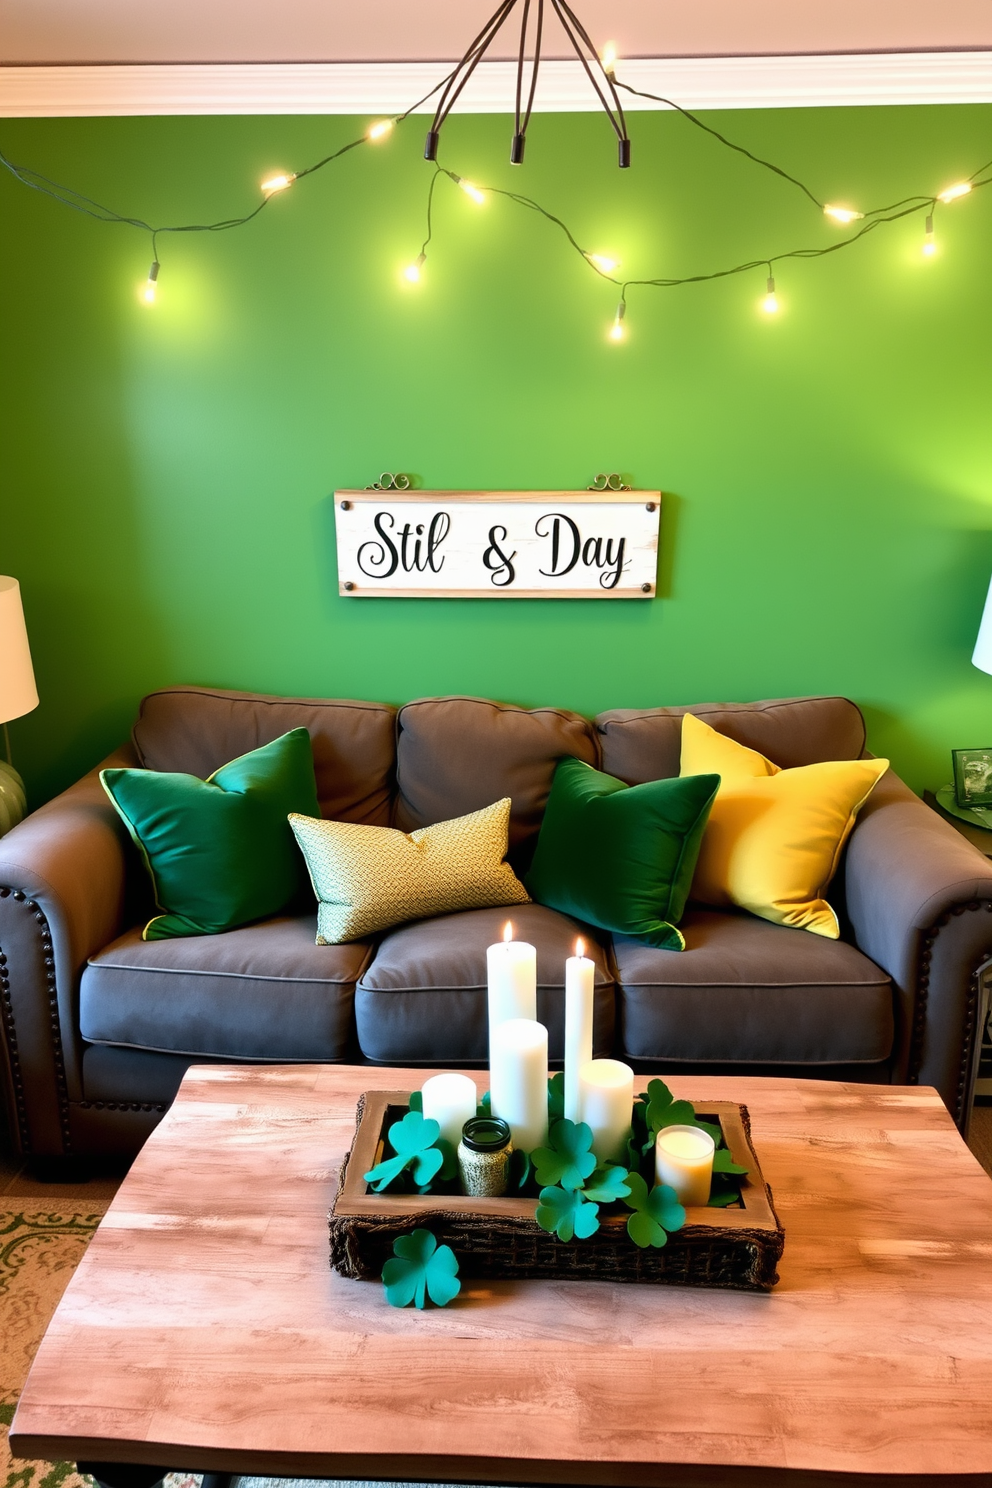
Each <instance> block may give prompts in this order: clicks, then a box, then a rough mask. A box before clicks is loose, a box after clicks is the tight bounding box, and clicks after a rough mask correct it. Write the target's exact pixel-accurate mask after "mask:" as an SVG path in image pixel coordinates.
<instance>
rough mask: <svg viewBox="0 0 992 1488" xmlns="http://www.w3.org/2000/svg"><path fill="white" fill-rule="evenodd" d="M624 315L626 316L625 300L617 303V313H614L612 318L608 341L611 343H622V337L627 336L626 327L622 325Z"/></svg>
mask: <svg viewBox="0 0 992 1488" xmlns="http://www.w3.org/2000/svg"><path fill="white" fill-rule="evenodd" d="M626 314H627V302H626V300H621V301H620V303H619V305H618V306H617V313H616V316H615V317H614V321H613V324H612V325H611V326H610V340H611V341H622V340H623V339H624V337H625V336H626V334H627V327H626V326H625V325H624V323H623V318H624V316H625V315H626Z"/></svg>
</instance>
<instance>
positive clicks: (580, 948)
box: [575, 936, 586, 956]
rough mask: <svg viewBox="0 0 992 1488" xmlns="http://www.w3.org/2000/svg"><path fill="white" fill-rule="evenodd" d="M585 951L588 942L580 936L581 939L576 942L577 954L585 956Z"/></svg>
mask: <svg viewBox="0 0 992 1488" xmlns="http://www.w3.org/2000/svg"><path fill="white" fill-rule="evenodd" d="M585 953H586V943H585V941H584V940H583V939H582V937H581V936H580V937H579V939H578V940H577V941H576V942H575V954H576V955H577V956H584V955H585Z"/></svg>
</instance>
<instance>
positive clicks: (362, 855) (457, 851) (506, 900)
mask: <svg viewBox="0 0 992 1488" xmlns="http://www.w3.org/2000/svg"><path fill="white" fill-rule="evenodd" d="M509 822H510V798H509V796H507V797H506V798H505V799H504V800H502V801H497V802H496V803H495V805H493V806H485V807H484V808H483V809H482V810H481V811H473V812H471V813H470V814H469V815H468V816H459V817H456V818H455V819H454V820H453V821H444V822H438V823H437V824H436V825H435V826H433V827H421V828H419V830H418V831H416V832H397V831H395V830H394V829H393V828H392V827H363V826H358V825H357V824H356V823H354V822H333V821H315V820H313V819H312V818H310V817H307V816H291V817H290V818H289V823H290V826H291V827H292V829H293V831H294V832H295V833H296V840H297V842H298V843H299V844H300V849H301V851H302V853H303V856H304V857H305V858H306V862H307V868H308V869H309V870H310V878H311V881H312V883H313V887H314V892H315V893H316V895H317V898H318V900H319V901H320V903H319V906H318V909H317V944H318V945H340V944H341V943H342V941H346V940H360V939H361V937H362V936H363V935H372V934H373V933H374V932H375V931H376V930H386V929H388V928H389V926H390V925H399V924H401V923H402V922H403V921H404V920H422V919H426V918H427V917H428V916H430V915H439V914H451V913H452V912H453V911H455V910H459V909H486V908H488V907H489V906H490V905H494V904H527V903H528V902H529V898H530V896H529V895H528V893H527V890H526V889H525V888H524V886H523V884H522V883H521V882H520V880H519V879H518V878H517V877H516V875H515V873H514V872H513V869H512V868H511V867H510V865H509V864H508V863H505V862H504V861H503V859H504V857H505V856H506V834H507V829H508V827H509Z"/></svg>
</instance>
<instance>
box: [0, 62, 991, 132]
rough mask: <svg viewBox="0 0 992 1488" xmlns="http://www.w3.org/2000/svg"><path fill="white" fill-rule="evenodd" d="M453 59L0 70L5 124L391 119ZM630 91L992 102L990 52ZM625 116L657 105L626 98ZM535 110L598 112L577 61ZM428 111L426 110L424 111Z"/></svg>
mask: <svg viewBox="0 0 992 1488" xmlns="http://www.w3.org/2000/svg"><path fill="white" fill-rule="evenodd" d="M451 65H452V64H451V63H450V62H300V63H282V62H279V63H255V62H252V63H219V64H209V63H183V64H175V65H161V64H153V65H141V66H130V65H115V66H100V67H0V117H6V118H56V117H83V116H88V115H135V114H392V113H399V112H401V111H402V110H404V109H406V108H409V105H410V103H411V101H412V100H415V99H417V98H420V97H422V96H423V95H424V94H425V93H426V92H427V91H428V89H429V88H431V86H432V85H433V84H435V83H436V82H437V81H438V80H439V79H440V78H442V77H443V76H444V75H445V73H446V72H447V71H448V70H449V68H450V67H451ZM618 74H619V76H620V77H622V78H623V79H624V80H625V81H626V82H627V83H629V84H630V86H631V87H634V88H643V89H646V90H647V91H648V92H652V93H661V94H664V95H665V96H666V97H669V98H674V99H676V100H677V101H678V102H679V103H680V104H682V106H683V107H685V108H694V109H732V108H733V109H738V108H814V107H838V106H841V107H843V106H852V105H853V106H857V105H865V104H912V103H916V104H919V103H992V52H990V51H968V52H882V53H856V54H844V55H831V56H790V57H675V58H639V59H632V60H630V61H624V62H623V63H622V64H621V66H620V67H619V69H618ZM514 77H515V64H514V63H512V62H488V63H483V64H482V65H481V66H480V67H479V68H478V70H477V72H476V74H475V77H474V78H473V80H472V82H471V83H470V85H469V86H468V87H467V88H466V90H465V92H464V93H463V94H462V97H461V99H460V100H459V104H458V107H459V110H460V111H462V112H467V113H505V112H506V111H507V110H508V109H511V108H512V98H513V79H514ZM622 96H623V101H624V107H625V108H630V109H644V108H656V107H658V105H657V104H653V103H650V102H648V101H647V100H643V99H639V98H634V97H632V96H631V95H629V94H624V95H622ZM537 107H538V108H539V109H540V110H542V111H543V112H548V113H572V112H576V113H579V112H586V111H588V110H595V109H597V108H598V107H599V104H598V102H597V101H596V99H595V97H594V95H593V93H592V89H591V88H590V86H589V83H588V80H587V79H586V77H585V74H584V73H583V72H582V70H581V68H580V66H579V64H578V63H577V62H554V61H552V62H545V63H543V64H542V67H541V72H540V79H539V86H538V100H537ZM432 111H433V104H427V105H424V106H423V107H422V108H421V109H420V110H419V112H421V113H429V112H432Z"/></svg>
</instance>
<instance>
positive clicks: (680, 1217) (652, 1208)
mask: <svg viewBox="0 0 992 1488" xmlns="http://www.w3.org/2000/svg"><path fill="white" fill-rule="evenodd" d="M627 1184H628V1186H629V1188H630V1195H629V1197H628V1198H626V1199H624V1203H625V1204H626V1205H627V1208H628V1209H633V1210H634V1213H633V1214H632V1215H631V1216H630V1218H629V1219H628V1220H627V1234H628V1235H629V1236H630V1238H631V1240H633V1242H634V1244H635V1245H638V1246H640V1248H641V1250H646V1249H647V1247H648V1246H649V1245H653V1246H654V1248H655V1249H656V1250H660V1249H661V1247H662V1246H663V1245H664V1244H665V1243H666V1241H667V1240H668V1235H669V1233H670V1232H671V1231H672V1230H680V1229H681V1228H682V1226H683V1225H684V1224H685V1210H684V1209H683V1208H682V1205H681V1204H680V1203H679V1201H678V1199H677V1198H676V1196H675V1190H674V1188H669V1187H668V1185H667V1183H659V1184H658V1186H657V1187H656V1188H648V1186H647V1184H646V1183H645V1181H644V1179H643V1178H642V1177H641V1175H640V1173H629V1174H628V1175H627Z"/></svg>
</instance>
